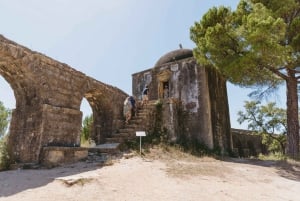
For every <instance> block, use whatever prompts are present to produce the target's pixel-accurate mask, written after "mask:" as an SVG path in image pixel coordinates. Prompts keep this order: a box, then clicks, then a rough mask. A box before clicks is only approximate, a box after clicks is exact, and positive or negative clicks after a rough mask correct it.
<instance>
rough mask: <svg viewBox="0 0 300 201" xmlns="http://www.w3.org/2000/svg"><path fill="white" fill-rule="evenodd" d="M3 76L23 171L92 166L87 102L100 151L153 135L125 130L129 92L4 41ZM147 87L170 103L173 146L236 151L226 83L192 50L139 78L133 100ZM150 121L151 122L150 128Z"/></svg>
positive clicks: (0, 51) (167, 125) (13, 145)
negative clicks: (85, 162) (85, 137)
mask: <svg viewBox="0 0 300 201" xmlns="http://www.w3.org/2000/svg"><path fill="white" fill-rule="evenodd" d="M0 75H1V76H3V77H4V79H5V80H6V81H7V82H8V83H9V84H10V86H11V88H12V89H13V92H14V95H15V98H16V108H15V109H14V110H13V113H12V118H11V124H10V130H9V133H10V135H9V140H8V145H9V146H8V147H9V153H10V155H11V156H12V159H13V161H14V162H16V163H47V162H49V161H50V162H53V163H58V162H61V161H64V162H65V161H69V162H74V161H76V160H80V159H82V158H85V157H86V156H87V150H86V149H83V148H81V147H80V133H81V125H82V112H81V111H80V105H81V102H82V100H83V98H86V100H87V101H88V102H89V104H90V106H91V108H92V112H93V119H94V123H93V126H92V133H91V137H92V139H93V140H94V141H95V143H96V144H97V145H99V144H103V143H105V142H113V141H115V140H116V139H120V136H121V135H123V136H128V134H129V133H130V132H131V137H132V135H134V133H135V131H136V129H140V128H144V129H146V130H147V129H148V130H149V129H151V128H149V127H148V128H147V126H142V127H138V126H141V125H140V124H141V123H137V122H139V121H138V120H136V124H137V127H136V126H135V127H131V128H130V129H129V128H126V127H124V117H123V102H124V100H125V98H126V97H127V96H128V95H127V94H126V93H125V92H123V91H122V90H120V89H118V88H116V87H113V86H111V85H108V84H104V83H102V82H100V81H97V80H95V79H93V78H91V77H89V76H86V75H85V74H83V73H81V72H79V71H77V70H75V69H73V68H71V67H70V66H68V65H67V64H64V63H61V62H59V61H56V60H54V59H52V58H49V57H47V56H45V55H43V54H41V53H38V52H34V51H32V50H30V49H28V48H26V47H23V46H21V45H19V44H17V43H15V42H13V41H11V40H8V39H6V38H5V37H3V36H2V35H0ZM145 85H148V86H149V89H150V92H149V98H150V100H151V101H152V102H153V101H158V100H159V101H161V102H162V103H163V107H162V110H163V111H162V114H163V118H162V122H161V123H162V129H164V130H165V131H166V132H167V134H168V139H169V140H170V141H172V142H176V141H178V140H180V139H181V138H182V137H184V139H187V140H192V141H193V140H194V141H198V142H200V143H203V144H205V145H206V146H207V147H208V148H210V149H219V150H221V152H222V153H228V152H232V151H233V150H234V148H235V146H236V143H233V138H232V133H231V128H230V119H229V107H228V99H227V89H226V80H225V79H224V78H222V76H220V75H219V74H218V73H217V72H216V71H215V70H212V69H209V68H204V67H201V66H200V65H199V64H197V62H196V60H195V58H194V57H193V53H192V51H191V50H188V49H179V50H175V51H172V52H169V53H167V54H166V55H164V56H162V57H161V58H160V59H159V60H158V61H157V63H156V64H155V66H154V67H153V68H150V69H147V70H144V71H142V72H138V73H135V74H133V75H132V91H133V95H134V96H135V97H136V98H137V99H139V100H140V99H141V94H142V90H143V88H144V87H145ZM166 86H167V87H168V91H167V93H166V92H165V91H164V88H165V87H166ZM150 121H151V119H149V118H148V119H147V118H146V119H143V122H144V123H145V125H150V124H149V122H150ZM150 123H151V122H150ZM122 129H123V130H122ZM234 136H236V135H234ZM235 138H236V137H235ZM121 140H122V139H121ZM241 140H242V139H240V138H239V139H238V140H234V142H240V141H241ZM70 148H71V149H70ZM70 150H71V151H70ZM45 160H46V161H45Z"/></svg>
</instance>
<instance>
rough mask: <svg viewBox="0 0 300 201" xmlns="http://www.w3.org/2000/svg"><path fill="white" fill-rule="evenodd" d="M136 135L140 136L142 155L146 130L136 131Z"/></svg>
mask: <svg viewBox="0 0 300 201" xmlns="http://www.w3.org/2000/svg"><path fill="white" fill-rule="evenodd" d="M135 133H136V136H140V155H142V137H145V136H146V132H145V131H136V132H135Z"/></svg>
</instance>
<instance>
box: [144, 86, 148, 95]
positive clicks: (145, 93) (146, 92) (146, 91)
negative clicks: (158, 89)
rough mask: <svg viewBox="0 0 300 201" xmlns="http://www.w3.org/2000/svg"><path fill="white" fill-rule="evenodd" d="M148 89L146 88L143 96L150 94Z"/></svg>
mask: <svg viewBox="0 0 300 201" xmlns="http://www.w3.org/2000/svg"><path fill="white" fill-rule="evenodd" d="M148 90H149V89H148V87H146V88H145V89H144V90H143V95H147V94H148Z"/></svg>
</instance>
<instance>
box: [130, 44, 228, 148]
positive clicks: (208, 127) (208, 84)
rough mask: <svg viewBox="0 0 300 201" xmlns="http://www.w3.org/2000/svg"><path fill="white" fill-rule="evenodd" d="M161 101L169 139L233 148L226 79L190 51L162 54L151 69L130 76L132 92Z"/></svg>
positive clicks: (138, 95)
mask: <svg viewBox="0 0 300 201" xmlns="http://www.w3.org/2000/svg"><path fill="white" fill-rule="evenodd" d="M146 85H148V88H149V94H148V96H149V100H150V101H151V100H152V101H154V100H157V101H158V100H159V101H160V102H161V103H162V104H163V107H162V111H163V114H162V116H163V118H162V125H163V129H164V130H166V131H167V133H168V139H169V140H170V141H174V142H176V141H179V140H182V139H185V140H190V141H195V140H196V141H197V142H199V143H200V144H205V145H206V146H207V147H208V148H210V149H220V150H221V151H222V152H223V153H224V152H228V151H232V137H231V132H230V118H229V106H228V98H227V88H226V80H225V79H224V78H223V77H222V76H221V75H220V74H219V73H218V72H217V71H216V70H214V69H212V68H205V67H203V66H201V65H199V64H198V63H197V62H196V59H195V58H194V57H193V52H192V50H189V49H178V50H174V51H171V52H169V53H167V54H165V55H164V56H162V57H161V58H160V59H159V60H158V61H157V62H156V64H155V65H154V67H153V68H150V69H147V70H144V71H142V72H138V73H134V74H133V75H132V93H133V95H134V96H135V97H137V99H139V100H141V98H142V91H143V89H144V87H145V86H146Z"/></svg>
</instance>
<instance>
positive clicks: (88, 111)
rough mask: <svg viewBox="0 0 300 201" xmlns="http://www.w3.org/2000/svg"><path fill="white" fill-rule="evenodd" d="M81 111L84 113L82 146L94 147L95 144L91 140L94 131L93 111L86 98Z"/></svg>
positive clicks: (82, 102)
mask: <svg viewBox="0 0 300 201" xmlns="http://www.w3.org/2000/svg"><path fill="white" fill-rule="evenodd" d="M80 111H81V112H82V120H81V133H80V146H81V147H91V146H94V142H93V141H92V140H91V134H92V133H91V132H92V129H93V111H92V108H91V106H90V104H89V102H88V101H87V99H86V98H83V99H82V101H81V105H80Z"/></svg>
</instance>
